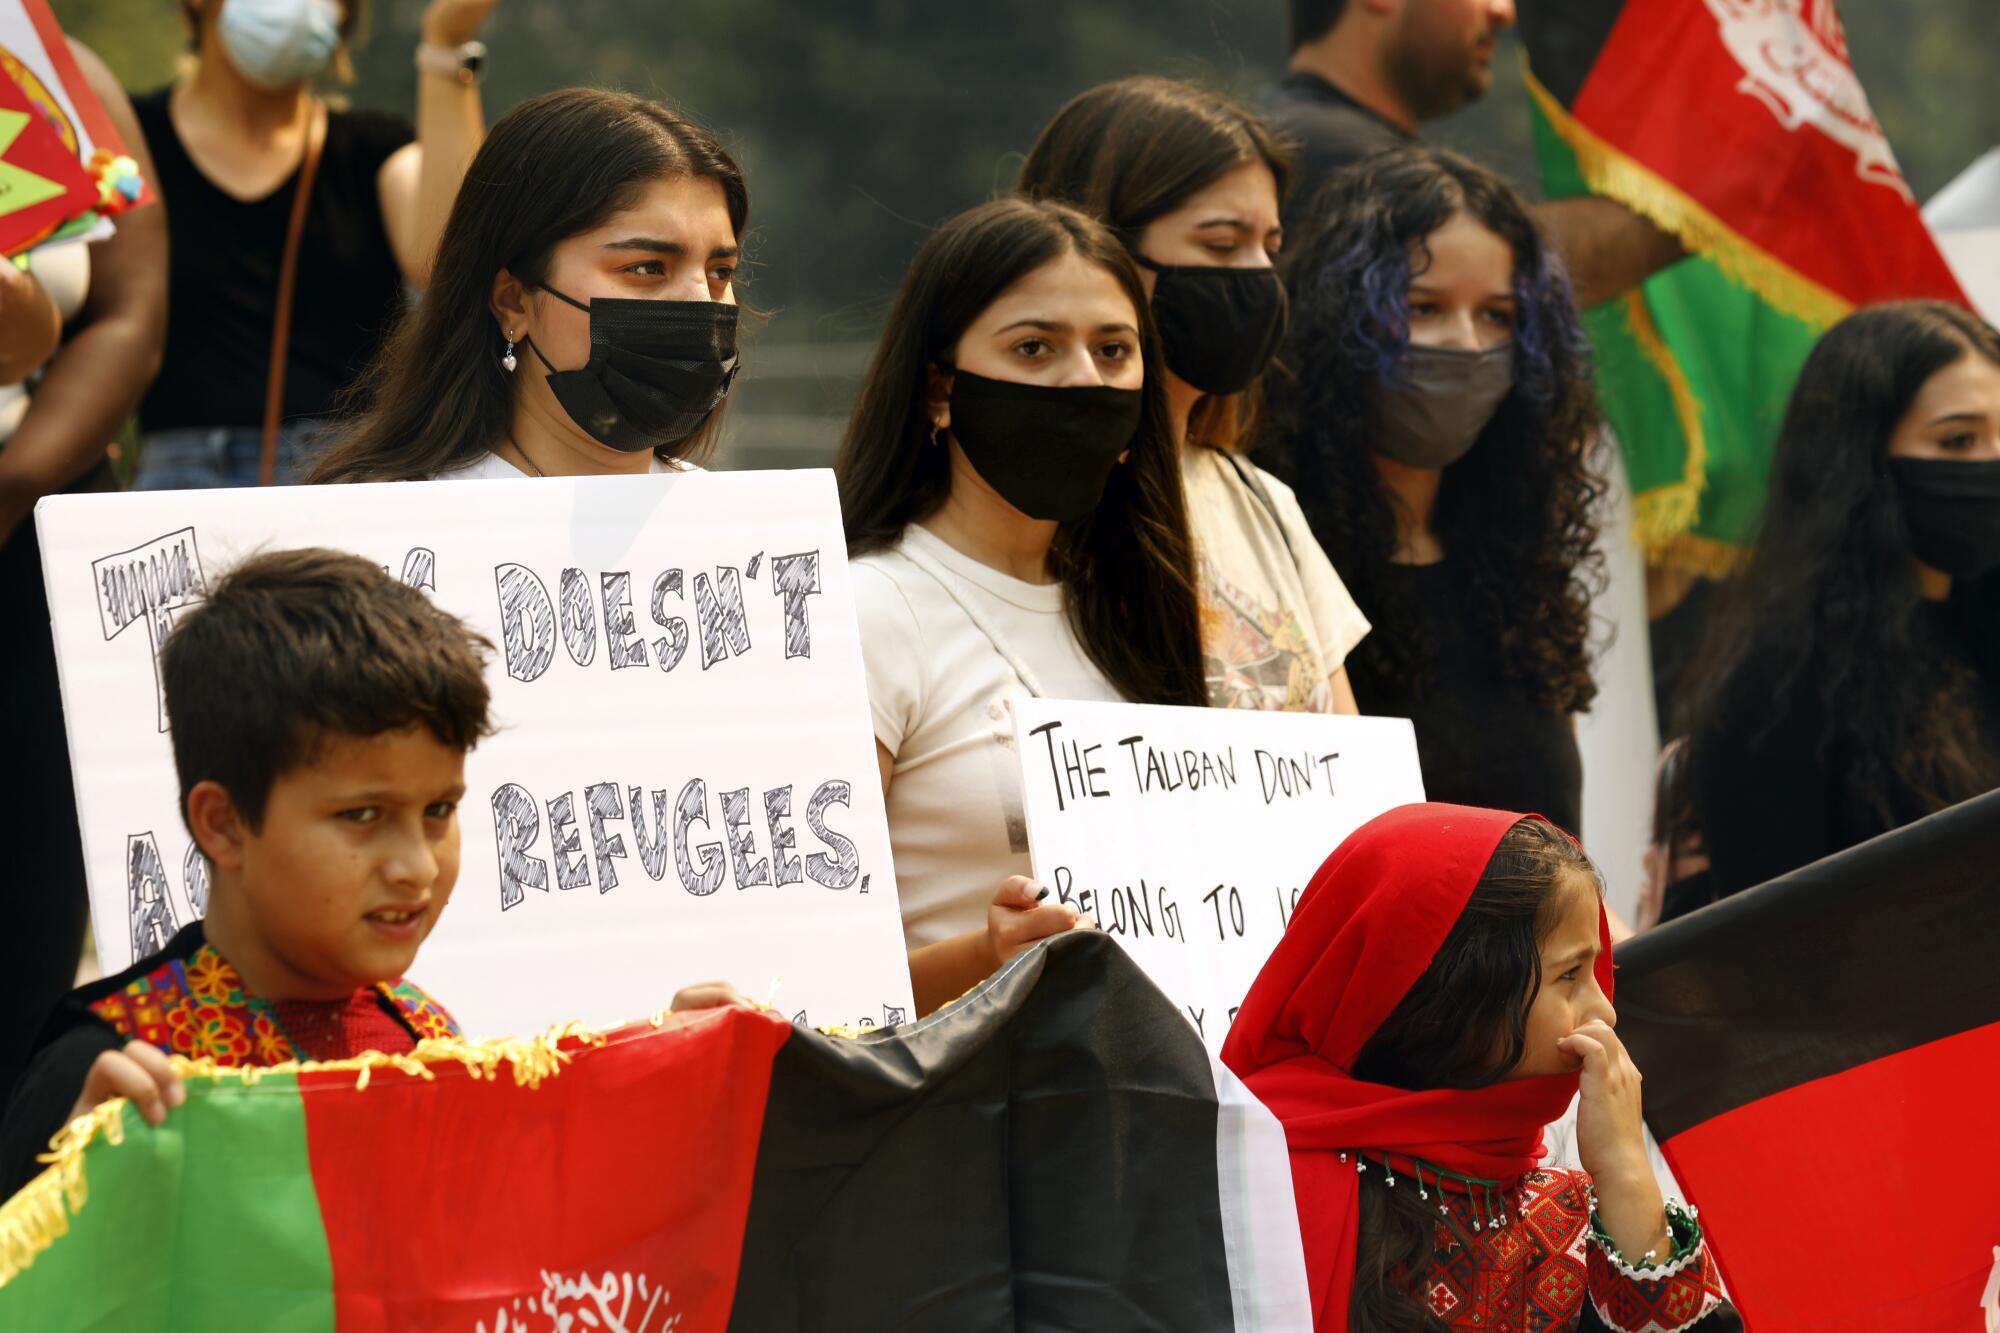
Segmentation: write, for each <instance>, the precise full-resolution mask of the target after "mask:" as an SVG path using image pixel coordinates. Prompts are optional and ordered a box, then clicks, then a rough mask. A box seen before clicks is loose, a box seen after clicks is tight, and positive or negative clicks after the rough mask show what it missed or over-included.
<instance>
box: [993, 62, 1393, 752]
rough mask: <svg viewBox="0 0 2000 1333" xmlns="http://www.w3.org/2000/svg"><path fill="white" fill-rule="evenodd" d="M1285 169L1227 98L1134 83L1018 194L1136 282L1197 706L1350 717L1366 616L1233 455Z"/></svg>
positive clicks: (1274, 312) (1276, 329) (1270, 298)
mask: <svg viewBox="0 0 2000 1333" xmlns="http://www.w3.org/2000/svg"><path fill="white" fill-rule="evenodd" d="M1290 174H1291V161H1290V158H1289V157H1288V155H1287V154H1286V152H1285V150H1284V149H1283V148H1282V147H1281V146H1280V143H1279V141H1278V138H1277V136H1276V135H1275V134H1274V133H1273V132H1272V131H1271V130H1270V128H1269V127H1267V126H1266V125H1264V124H1263V122H1261V121H1260V120H1258V119H1257V117H1256V116H1254V115H1252V114H1251V113H1250V112H1248V111H1246V110H1244V109H1243V108H1242V107H1241V106H1238V105H1237V104H1236V103H1235V102H1233V101H1231V100H1230V99H1228V98H1227V97H1224V96H1223V95H1222V94H1220V93H1216V92H1212V91H1210V90H1208V89H1206V88H1202V87H1198V86H1196V85H1194V84H1188V83H1179V82H1175V81H1173V80H1170V79H1160V78H1132V79H1120V80H1119V81H1117V82H1115V83H1107V84H1104V85H1102V86H1100V87H1097V88H1093V89H1091V90H1090V91H1089V92H1086V93H1083V94H1081V95H1080V96H1078V97H1076V98H1074V99H1073V100H1072V101H1071V102H1070V103H1069V104H1068V105H1067V106H1065V107H1063V108H1062V110H1060V111H1058V112H1057V113H1056V116H1055V119H1053V120H1051V121H1050V122H1049V123H1048V125H1047V126H1046V127H1045V128H1044V129H1043V130H1042V133H1041V136H1040V137H1039V138H1038V139H1037V140H1036V141H1035V146H1034V147H1033V148H1032V149H1030V150H1029V153H1028V158H1027V161H1026V162H1025V163H1024V164H1023V165H1022V167H1021V177H1020V180H1019V181H1018V182H1017V188H1018V189H1019V190H1020V192H1021V193H1022V194H1023V195H1026V196H1028V197H1029V198H1035V199H1059V200H1062V201H1063V202H1064V203H1068V204H1074V205H1075V206H1077V207H1079V208H1082V209H1085V210H1086V211H1088V212H1090V213H1092V214H1094V215H1096V216H1098V217H1101V218H1103V219H1104V220H1105V221H1106V222H1108V223H1110V224H1111V226H1112V228H1113V229H1114V230H1115V231H1116V232H1117V234H1118V235H1119V236H1120V237H1122V238H1124V240H1125V242H1126V244H1127V245H1128V246H1129V247H1130V249H1131V253H1132V257H1133V258H1134V259H1135V260H1136V261H1137V262H1138V263H1139V265H1140V267H1142V268H1143V269H1145V271H1146V284H1147V292H1148V294H1149V296H1150V300H1151V306H1152V312H1153V317H1154V319H1155V320H1156V321H1157V322H1158V324H1159V327H1160V338H1161V342H1162V344H1163V346H1164V349H1165V355H1166V368H1167V371H1168V374H1167V376H1166V389H1167V401H1168V404H1169V406H1170V408H1171V410H1172V423H1173V431H1174V440H1175V443H1176V444H1177V445H1178V446H1179V447H1180V460H1181V476H1182V479H1183V482H1184V484H1185V485H1186V488H1187V507H1188V522H1189V526H1190V527H1191V528H1192V530H1193V533H1194V543H1195V557H1196V570H1197V572H1198V582H1199V590H1200V595H1201V618H1202V653H1203V665H1204V670H1205V672H1206V676H1207V683H1208V698H1209V702H1210V703H1212V704H1214V705H1216V706H1217V707H1223V708H1263V709H1284V710H1288V711H1292V712H1315V713H1329V712H1338V713H1352V712H1356V711H1357V709H1356V708H1355V703H1354V691H1353V689H1352V688H1351V687H1350V686H1349V684H1348V681H1347V671H1346V667H1345V665H1344V663H1345V662H1346V659H1347V654H1348V653H1349V652H1350V651H1352V650H1353V648H1354V646H1355V645H1356V644H1357V643H1359V642H1360V641H1361V639H1362V636H1363V635H1365V634H1367V633H1368V621H1367V618H1366V617H1364V616H1363V615H1362V614H1361V609H1360V608H1359V607H1358V606H1356V605H1355V603H1354V599H1353V598H1352V597H1351V596H1349V595H1348V592H1347V588H1346V586H1345V585H1344V584H1343V583H1342V582H1341V581H1340V576H1339V575H1338V574H1336V573H1335V572H1334V569H1333V565H1332V563H1331V562H1330V561H1328V560H1327V558H1326V553H1325V552H1324V551H1322V550H1321V549H1320V546H1319V543H1318V542H1317V541H1316V540H1314V538H1313V535H1312V529H1311V527H1310V526H1308V525H1307V523H1306V518H1305V515H1304V513H1303V512H1302V511H1301V510H1300V509H1299V503H1298V500H1297V499H1296V498H1294V496H1293V495H1292V491H1291V488H1290V487H1288V486H1286V485H1285V484H1284V483H1283V482H1281V481H1279V480H1278V479H1277V478H1276V477H1273V476H1271V475H1270V474H1269V473H1267V472H1265V471H1263V470H1262V469H1261V468H1259V467H1258V466H1257V465H1256V464H1254V463H1252V462H1250V461H1249V460H1248V459H1247V458H1244V457H1242V456H1241V455H1240V454H1239V452H1238V449H1239V446H1240V444H1241V443H1242V442H1243V441H1244V440H1246V439H1247V438H1248V437H1249V435H1250V431H1249V424H1250V420H1251V418H1252V417H1253V416H1254V404H1255V401H1256V395H1257V392H1258V388H1259V381H1260V379H1261V377H1262V376H1263V374H1264V370H1265V367H1267V366H1268V365H1269V364H1270V362H1271V358H1272V355H1273V354H1274V353H1275V352H1276V351H1277V348H1278V344H1279V342H1280V340H1281V339H1282V337H1283V335H1284V331H1285V311H1286V301H1285V289H1284V286H1283V284H1282V283H1280V282H1279V280H1278V275H1277V271H1276V269H1275V268H1274V267H1273V266H1272V263H1273V259H1274V257H1275V256H1276V254H1277V252H1278V247H1279V243H1280V241H1281V240H1282V239H1283V230H1282V228H1281V227H1280V226H1279V223H1278V208H1279V205H1280V203H1281V202H1282V201H1283V198H1284V193H1285V188H1286V186H1287V184H1288V182H1289V178H1290Z"/></svg>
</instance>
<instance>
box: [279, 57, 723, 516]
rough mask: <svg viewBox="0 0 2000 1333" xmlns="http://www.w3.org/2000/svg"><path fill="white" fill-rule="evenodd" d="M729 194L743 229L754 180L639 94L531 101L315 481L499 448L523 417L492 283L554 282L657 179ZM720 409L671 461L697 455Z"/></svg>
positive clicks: (419, 470) (482, 157)
mask: <svg viewBox="0 0 2000 1333" xmlns="http://www.w3.org/2000/svg"><path fill="white" fill-rule="evenodd" d="M673 178H693V179H697V180H700V179H707V180H714V181H716V182H717V183H718V184H720V185H721V186H722V193H723V198H724V199H725V200H726V201H727V204H728V208H729V222H730V227H731V229H732V230H733V231H734V232H735V233H736V235H737V236H738V237H739V238H740V237H741V236H742V235H743V229H744V226H745V224H746V222H747V221H748V219H749V214H750V196H749V194H748V193H747V192H746V190H745V188H744V184H743V173H742V171H741V170H740V169H739V168H738V167H737V165H736V162H735V160H734V159H732V158H731V157H730V156H729V154H728V153H727V152H726V151H724V149H723V147H722V145H721V144H720V143H718V142H716V139H715V136H713V135H711V134H710V133H709V132H708V131H707V130H704V129H702V128H701V127H700V126H698V125H695V124H693V123H692V122H690V121H688V120H686V119H685V118H683V117H682V116H680V115H678V114H677V113H675V112H674V111H673V110H672V109H670V108H668V107H666V106H663V105H662V104H660V103H658V102H652V101H648V100H647V99H645V98H643V97H634V96H632V95H630V94H629V93H614V92H605V91H602V90H600V89H595V88H565V89H563V90H561V91H559V92H553V93H544V94H543V95H542V96H540V97H534V98H530V99H529V100H528V101H525V102H523V103H521V105H519V106H517V107H515V108H514V109H513V110H512V111H510V112H508V113H507V114H506V115H504V116H502V117H501V118H500V119H499V121H498V122H496V123H495V124H494V126H493V129H492V132H491V133H489V134H488V135H487V136H486V142H485V143H484V144H483V145H481V146H480V149H479V152H478V154H477V155H476V156H475V157H474V158H473V159H472V165H471V166H470V167H469V168H467V170H466V173H465V183H464V184H463V185H461V186H460V187H459V190H458V200H457V202H456V203H454V204H453V205H452V209H451V217H450V219H449V220H448V221H447V222H446V223H445V227H444V234H443V235H442V236H440V237H439V238H438V249H437V260H436V263H435V264H434V265H433V267H432V269H431V284H430V286H429V287H428V288H427V289H426V290H425V292H424V295H423V299H422V300H421V301H419V302H418V303H417V304H416V305H415V306H414V307H413V308H412V309H411V310H410V311H409V312H408V313H407V314H405V315H404V316H403V319H402V320H401V322H400V323H399V324H398V325H397V326H396V330H395V332H394V333H393V334H392V335H391V336H390V337H389V339H388V341H387V342H386V343H385V344H384V345H383V348H382V350H381V352H380V353H379V354H378V355H377V356H376V358H375V360H374V363H373V364H372V365H371V366H370V367H369V369H368V372H367V374H366V375H365V376H364V377H363V378H362V380H361V381H360V383H359V384H358V385H357V386H356V388H355V390H354V391H353V393H352V394H351V395H350V398H349V402H350V404H353V405H357V406H359V407H361V408H362V409H363V412H364V414H363V415H362V416H361V417H360V418H359V420H357V421H356V422H355V423H354V424H353V425H352V426H351V427H349V428H348V429H347V430H346V431H344V432H342V434H341V435H340V436H339V437H338V438H337V439H336V441H335V442H334V444H333V445H332V447H330V448H329V449H328V450H327V451H326V452H325V453H324V454H323V455H322V456H321V457H320V459H319V460H318V463H317V464H316V465H315V466H314V468H313V470H312V474H311V476H310V477H309V478H308V480H309V481H313V482H328V481H420V480H423V479H426V478H429V477H434V476H436V475H437V474H438V473H440V472H445V471H449V470H450V469H452V468H454V467H458V466H461V465H462V464H465V463H470V462H472V461H473V460H474V459H476V458H478V457H479V456H481V455H482V454H485V453H487V452H489V451H490V450H491V449H492V448H493V446H494V445H495V444H496V443H498V442H499V441H500V440H501V439H502V438H503V437H505V435H506V434H507V430H508V427H509V424H510V423H511V421H512V420H513V412H514V392H513V385H514V381H513V379H512V378H511V377H510V376H509V375H508V374H507V373H506V372H505V371H504V370H502V369H501V367H500V353H501V339H500V331H499V329H497V328H496V327H494V323H493V314H492V309H491V304H490V301H491V295H492V289H493V278H494V275H495V274H497V273H499V272H500V270H501V269H503V268H504V269H506V270H508V271H509V272H511V273H513V275H514V276H515V277H517V278H519V279H520V280H521V281H522V282H523V283H527V284H534V283H537V282H541V281H543V280H544V279H546V278H547V277H548V274H549V263H550V260H551V258H552V256H553V255H554V252H555V248H556V246H557V245H558V244H560V243H561V242H562V241H564V240H565V239H567V238H568V237H571V236H575V235H577V234H578V233H579V232H585V231H589V230H590V229H591V228H592V227H596V226H599V225H601V224H602V223H603V222H604V220H605V219H607V218H609V217H611V216H612V215H614V214H615V213H617V212H618V211H619V210H621V209H623V208H626V207H627V206H629V205H630V204H631V202H632V201H633V199H634V197H635V196H636V195H637V194H638V193H639V191H640V190H642V189H643V188H644V187H645V186H647V185H648V184H650V183H652V182H653V181H656V180H661V179H673ZM721 417H722V409H721V408H720V407H718V408H717V409H716V410H715V411H714V412H712V413H710V414H709V419H708V421H707V422H706V423H704V425H703V426H702V428H701V429H700V430H699V431H696V432H695V433H694V434H693V435H692V436H690V437H689V438H688V439H687V440H684V441H682V442H681V443H680V444H678V445H676V446H674V447H673V448H671V449H663V450H661V451H660V453H661V454H662V455H663V456H667V457H681V458H687V457H699V456H700V455H701V454H702V453H703V451H704V450H706V449H707V448H708V447H709V445H710V444H711V443H712V442H713V440H714V437H715V433H716V431H717V429H718V428H719V425H720V421H721Z"/></svg>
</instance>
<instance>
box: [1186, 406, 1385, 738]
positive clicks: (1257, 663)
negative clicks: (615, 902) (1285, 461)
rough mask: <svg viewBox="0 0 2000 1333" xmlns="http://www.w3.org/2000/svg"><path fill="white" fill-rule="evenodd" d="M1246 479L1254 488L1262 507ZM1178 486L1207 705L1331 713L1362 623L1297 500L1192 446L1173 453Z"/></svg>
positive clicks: (1257, 473) (1274, 483)
mask: <svg viewBox="0 0 2000 1333" xmlns="http://www.w3.org/2000/svg"><path fill="white" fill-rule="evenodd" d="M1237 465H1240V466H1241V468H1242V472H1241V473H1239V472H1238V471H1237ZM1246 476H1248V477H1250V478H1253V479H1255V480H1256V481H1257V482H1259V483H1261V484H1262V487H1263V491H1264V495H1265V496H1268V497H1269V498H1270V503H1269V504H1266V503H1265V502H1264V499H1263V498H1261V497H1259V496H1258V494H1257V491H1256V489H1255V488H1253V487H1252V486H1251V485H1249V484H1248V483H1247V482H1246V481H1245V477H1246ZM1181 481H1182V484H1183V485H1184V486H1185V487H1186V490H1187V506H1188V528H1189V530H1190V531H1191V533H1192V534H1193V537H1194V554H1195V573H1196V576H1197V581H1198V583H1199V584H1200V588H1199V592H1200V597H1201V657H1202V675H1203V676H1204V677H1206V679H1207V681H1208V702H1209V704H1210V705H1211V706H1212V707H1216V708H1262V709H1274V710H1283V711H1285V712H1293V713H1301V712H1303V713H1330V712H1332V711H1333V685H1332V677H1333V674H1334V672H1336V671H1338V670H1340V668H1341V664H1342V663H1343V662H1345V661H1346V660H1347V655H1348V654H1349V653H1350V652H1352V651H1354V645H1355V644H1357V643H1360V642H1361V640H1362V638H1363V637H1364V636H1365V635H1366V634H1367V633H1368V618H1367V617H1366V616H1364V615H1362V614H1361V608H1360V607H1359V606H1356V605H1355V603H1354V598H1353V596H1352V595H1350V594H1349V593H1348V591H1347V585H1346V584H1344V583H1342V582H1341V581H1340V575H1338V574H1336V573H1335V572H1334V569H1333V563H1332V562H1331V561H1329V560H1328V559H1327V558H1326V552H1325V551H1323V550H1321V549H1320V545H1319V542H1318V541H1316V540H1315V539H1314V537H1313V534H1312V527H1311V525H1310V524H1308V523H1307V522H1306V516H1305V512H1304V511H1303V510H1301V509H1300V508H1299V501H1298V497H1297V496H1296V495H1294V494H1293V493H1292V488H1291V487H1289V486H1287V485H1285V483H1284V482H1282V481H1279V480H1278V479H1277V478H1276V477H1274V476H1272V475H1271V474H1270V473H1268V472H1265V471H1263V470H1262V469H1261V468H1258V467H1257V466H1256V465H1255V464H1253V463H1251V462H1250V461H1249V460H1248V459H1243V458H1237V459H1234V460H1232V459H1231V458H1229V457H1228V456H1226V455H1224V454H1223V453H1222V452H1221V451H1220V450H1217V449H1210V448H1204V447H1200V446H1189V447H1188V448H1186V449H1184V450H1182V451H1181ZM1273 511H1275V513H1274V512H1273Z"/></svg>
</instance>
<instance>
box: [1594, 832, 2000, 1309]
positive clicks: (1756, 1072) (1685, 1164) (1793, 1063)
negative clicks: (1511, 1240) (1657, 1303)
mask: <svg viewBox="0 0 2000 1333" xmlns="http://www.w3.org/2000/svg"><path fill="white" fill-rule="evenodd" d="M1996 865H2000V792H1994V793H1990V794H1988V795H1986V796H1982V797H1979V798H1977V799H1975V800H1972V801H1968V802H1966V803H1965V804H1963V805H1960V806H1956V807H1953V808H1952V809H1949V810H1946V811H1943V812H1942V813H1939V814H1936V815H1933V816H1931V817H1930V818H1928V819H1925V820H1921V821H1919V822H1917V823H1915V824H1910V825H1907V826H1905V827H1903V828H1901V829H1898V830H1896V831H1895V832H1893V833H1889V834H1885V835H1883V836H1882V837H1879V838H1876V839H1875V840H1873V841H1872V842H1867V843H1864V844H1862V845H1861V846H1859V847H1855V848H1851V849H1849V850H1848V851H1845V852H1841V853H1839V854H1838V855H1835V856H1830V857H1828V858H1826V859H1825V860H1823V861H1819V862H1817V863H1815V864H1813V865H1811V866H1807V867H1805V868H1803V869H1801V870H1797V871H1794V872H1792V873H1791V874H1789V875H1786V876H1784V877H1783V878H1781V879H1778V880H1774V881H1772V882H1771V883H1769V884H1765V885H1763V886H1761V887H1759V888H1755V889H1752V890H1750V891H1749V892H1747V893H1741V894H1737V895H1735V896H1734V897H1731V898H1728V899H1725V900H1724V901H1722V902H1720V903H1718V904H1716V905H1715V906H1713V907H1709V908H1705V909H1703V910H1702V911H1700V912H1696V913H1694V914H1692V915H1690V916H1687V917H1684V918H1682V919H1680V920H1678V921H1675V922H1672V923H1671V924H1669V925H1667V926H1664V927H1661V928H1660V929H1658V930H1652V931H1648V932H1646V933H1645V934H1644V935H1641V936H1639V937H1637V938H1636V939H1632V940H1629V941H1627V942H1626V943H1624V944H1621V945H1619V946H1618V1035H1619V1037H1620V1038H1621V1039H1622V1040H1623V1041H1624V1043H1625V1045H1626V1046H1627V1047H1628V1048H1629V1049H1630V1050H1631V1052H1632V1058H1633V1060H1634V1061H1635V1062H1636V1063H1637V1064H1638V1066H1639V1067H1640V1068H1641V1069H1643V1070H1645V1072H1646V1123H1647V1125H1648V1126H1649V1127H1650V1128H1651V1129H1652V1131H1653V1135H1654V1137H1655V1138H1657V1139H1658V1140H1659V1142H1660V1148H1661V1151H1662V1152H1663V1153H1664V1154H1665V1155H1666V1158H1667V1161H1668V1163H1669V1164H1670V1165H1671V1166H1672V1167H1673V1170H1674V1174H1675V1176H1676V1177H1677V1178H1678V1180H1679V1182H1680V1184H1681V1186H1682V1187H1683V1188H1684V1189H1685V1190H1686V1191H1687V1197H1688V1199H1689V1200H1690V1201H1691V1202H1693V1203H1694V1204H1696V1205H1697V1206H1698V1207H1699V1208H1700V1209H1701V1224H1702V1229H1703V1231H1704V1232H1705V1233H1706V1235H1707V1238H1708V1243H1709V1245H1710V1246H1711V1247H1712V1248H1713V1250H1714V1252H1715V1254H1716V1257H1717V1259H1718V1261H1719V1263H1720V1264H1721V1267H1722V1276H1723V1281H1724V1283H1725V1284H1726V1285H1727V1287H1728V1289H1729V1296H1730V1299H1731V1301H1732V1302H1734V1303H1735V1305H1736V1308H1737V1310H1738V1311H1739V1312H1740V1313H1741V1314H1742V1316H1743V1322H1744V1324H1745V1325H1746V1326H1747V1327H1749V1328H1751V1329H1753V1330H1764V1329H1795V1328H1796V1329H1812V1330H1814V1331H1815V1333H1880V1331H1881V1330H1890V1329H1895V1330H1902V1329H1909V1330H1917V1329H1923V1330H1932V1329H1939V1330H1943V1329H1965V1330H1968V1333H1971V1331H1972V1330H1977V1329H1980V1328H1982V1327H1985V1328H1994V1327H2000V1210H1996V1205H1995V1200H2000V1155H1996V1154H1995V1153H1994V1151H1993V1136H1994V1126H1995V1124H1996V1119H1995V1108H1996V1107H2000V967H1996V966H1995V965H1994V960H1995V959H1996V958H2000V897H1996V896H1995V895H1994V893H1993V867H1994V866H1996ZM1814 1237H1825V1238H1827V1239H1825V1240H1824V1241H1823V1242H1822V1241H1820V1240H1815V1239H1813V1238H1814ZM1982 1309H1983V1310H1984V1311H1985V1322H1984V1323H1983V1324H1982V1322H1981V1318H1980V1314H1981V1311H1982Z"/></svg>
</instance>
